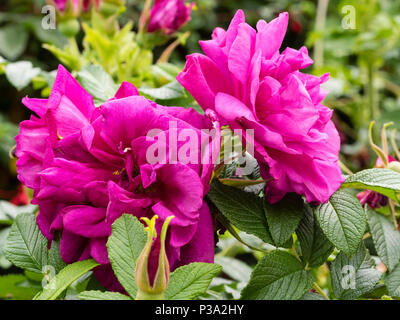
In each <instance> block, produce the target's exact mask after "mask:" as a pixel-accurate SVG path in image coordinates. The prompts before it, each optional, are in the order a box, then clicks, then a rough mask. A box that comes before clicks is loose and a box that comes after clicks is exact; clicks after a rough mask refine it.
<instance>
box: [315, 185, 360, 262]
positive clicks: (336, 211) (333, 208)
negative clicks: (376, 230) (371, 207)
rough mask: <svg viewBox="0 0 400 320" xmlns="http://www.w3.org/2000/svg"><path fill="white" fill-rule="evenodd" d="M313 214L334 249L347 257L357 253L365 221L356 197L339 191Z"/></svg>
mask: <svg viewBox="0 0 400 320" xmlns="http://www.w3.org/2000/svg"><path fill="white" fill-rule="evenodd" d="M314 213H315V215H316V217H317V219H318V222H319V225H320V227H321V229H322V231H323V232H324V234H325V236H326V237H327V238H328V239H329V240H330V242H332V243H333V244H334V245H335V246H336V248H338V249H339V250H342V251H344V252H345V253H347V254H348V255H351V254H353V253H354V252H356V251H357V248H358V246H359V244H360V242H361V240H362V237H363V235H364V232H365V228H366V224H367V221H366V217H365V213H364V210H363V208H362V207H361V204H360V201H359V200H358V199H357V198H356V197H354V196H353V195H351V194H349V193H347V192H345V191H341V190H339V191H337V192H335V193H334V194H333V195H332V197H331V198H330V199H329V202H327V203H324V204H321V205H319V206H318V207H317V208H315V210H314Z"/></svg>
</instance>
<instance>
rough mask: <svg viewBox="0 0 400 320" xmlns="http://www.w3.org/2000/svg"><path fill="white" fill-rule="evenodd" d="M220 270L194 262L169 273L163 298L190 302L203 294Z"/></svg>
mask: <svg viewBox="0 0 400 320" xmlns="http://www.w3.org/2000/svg"><path fill="white" fill-rule="evenodd" d="M221 270H222V267H221V266H219V265H217V264H212V263H201V262H195V263H191V264H188V265H185V266H182V267H179V268H178V269H176V270H175V271H174V272H172V273H171V277H170V281H169V285H168V288H167V290H166V291H165V298H166V299H167V300H192V299H195V298H196V297H198V296H199V295H201V294H203V293H204V292H205V291H206V290H207V288H208V286H209V285H210V283H211V280H212V279H213V278H214V277H215V276H216V275H217V274H218V273H220V272H221Z"/></svg>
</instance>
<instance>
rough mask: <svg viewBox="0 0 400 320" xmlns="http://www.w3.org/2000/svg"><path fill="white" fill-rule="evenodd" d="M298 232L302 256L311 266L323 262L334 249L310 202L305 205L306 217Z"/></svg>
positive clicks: (316, 265)
mask: <svg viewBox="0 0 400 320" xmlns="http://www.w3.org/2000/svg"><path fill="white" fill-rule="evenodd" d="M296 234H297V237H298V239H299V242H300V248H301V255H302V258H303V259H304V261H306V262H307V263H308V264H309V266H310V267H311V268H312V267H318V266H320V265H321V264H323V263H324V262H325V260H326V259H327V258H328V257H329V255H330V254H331V253H332V251H333V249H334V246H333V245H332V243H330V241H329V240H328V239H327V238H326V237H325V235H324V233H323V232H322V230H321V228H320V226H319V224H318V221H317V218H316V217H315V216H314V213H313V210H312V208H311V207H310V206H309V205H308V204H305V205H304V217H303V219H302V220H301V222H300V224H299V226H298V228H297V230H296Z"/></svg>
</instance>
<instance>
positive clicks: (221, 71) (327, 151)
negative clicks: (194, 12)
mask: <svg viewBox="0 0 400 320" xmlns="http://www.w3.org/2000/svg"><path fill="white" fill-rule="evenodd" d="M287 25H288V14H287V13H282V14H280V15H279V17H278V18H276V19H275V20H273V21H271V22H270V23H267V22H265V21H264V20H260V21H259V22H258V23H257V30H255V29H253V28H252V27H251V26H249V25H248V24H247V23H245V17H244V14H243V11H241V10H239V11H238V12H237V13H236V15H235V17H234V18H233V20H232V22H231V24H230V26H229V28H228V30H227V31H225V30H223V29H221V28H216V29H215V30H214V32H213V35H212V40H209V41H201V42H200V45H201V47H202V49H203V51H204V53H205V54H206V55H202V54H192V55H189V56H188V57H187V62H186V66H185V68H184V70H183V72H182V73H181V74H179V75H178V78H177V79H178V81H179V82H180V83H181V84H182V85H183V86H184V87H185V88H186V89H187V90H188V91H189V92H190V93H191V94H192V95H193V97H194V98H195V99H196V101H197V102H198V103H199V104H200V106H201V107H202V108H203V109H208V108H210V109H213V110H215V111H216V113H217V115H218V116H219V118H220V120H221V121H224V123H223V124H228V125H229V126H230V127H231V128H232V129H243V130H246V129H252V130H254V135H255V137H254V140H255V146H254V149H255V151H254V152H255V157H256V159H257V160H258V162H259V164H260V169H261V174H262V176H263V177H264V179H271V178H272V181H271V182H269V183H268V184H267V190H266V194H267V197H268V200H269V201H270V202H271V203H274V202H277V201H279V200H280V199H281V198H282V197H283V196H284V195H285V193H287V192H296V193H298V194H301V195H305V197H306V199H307V201H308V202H318V203H319V202H326V201H327V200H328V199H329V197H330V196H331V195H332V193H333V192H335V190H337V189H338V188H339V186H340V184H341V182H342V181H343V177H342V174H341V170H340V168H339V165H338V153H339V148H340V140H339V135H338V132H337V130H336V128H335V126H334V124H333V123H332V121H331V120H330V119H331V116H332V110H330V109H329V108H327V107H325V106H323V105H322V104H321V101H322V100H323V98H324V97H325V92H324V91H323V90H321V89H320V84H321V83H323V82H325V81H327V80H328V77H329V76H328V74H325V75H323V76H322V77H315V76H313V75H309V74H305V73H302V72H300V71H299V70H300V69H303V68H306V67H307V66H309V65H311V64H312V60H311V59H310V57H309V56H308V54H307V49H306V48H305V47H302V48H301V49H300V50H294V49H291V48H287V49H285V50H284V51H283V52H282V53H280V52H279V48H280V46H281V44H282V40H283V38H284V36H285V32H286V29H287ZM221 124H222V123H221ZM243 136H244V140H246V138H247V141H249V142H250V139H249V137H248V136H246V132H243Z"/></svg>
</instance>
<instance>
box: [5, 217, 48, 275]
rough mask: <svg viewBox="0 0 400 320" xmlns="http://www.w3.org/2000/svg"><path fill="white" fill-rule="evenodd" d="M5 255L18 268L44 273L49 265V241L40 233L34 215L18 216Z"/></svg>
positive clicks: (8, 238)
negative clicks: (44, 268)
mask: <svg viewBox="0 0 400 320" xmlns="http://www.w3.org/2000/svg"><path fill="white" fill-rule="evenodd" d="M4 255H5V257H6V258H7V259H8V260H9V261H11V262H12V263H13V264H15V265H16V266H17V267H20V268H22V269H26V270H29V271H32V272H37V273H42V269H43V267H44V266H45V265H47V264H48V261H47V240H46V238H45V237H44V236H43V235H42V233H41V232H40V230H39V228H38V226H37V224H36V216H35V215H34V214H31V213H23V214H20V215H19V216H17V218H16V219H15V222H14V224H13V225H12V227H11V231H10V233H9V235H8V237H7V243H6V245H5V248H4Z"/></svg>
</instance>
